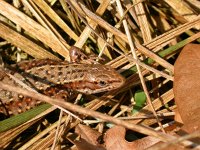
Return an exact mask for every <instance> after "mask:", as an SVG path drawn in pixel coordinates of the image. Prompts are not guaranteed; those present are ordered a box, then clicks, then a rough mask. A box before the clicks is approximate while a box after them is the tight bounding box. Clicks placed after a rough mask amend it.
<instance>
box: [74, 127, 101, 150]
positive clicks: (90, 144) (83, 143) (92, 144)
mask: <svg viewBox="0 0 200 150" xmlns="http://www.w3.org/2000/svg"><path fill="white" fill-rule="evenodd" d="M75 132H76V133H77V134H79V135H80V140H79V141H74V144H75V145H76V146H77V148H78V149H79V150H94V149H95V150H105V149H104V147H103V146H102V145H100V144H99V142H98V138H99V137H100V136H101V133H99V132H97V131H96V130H93V129H92V128H90V127H88V126H86V125H81V124H79V125H78V126H77V127H76V129H75Z"/></svg>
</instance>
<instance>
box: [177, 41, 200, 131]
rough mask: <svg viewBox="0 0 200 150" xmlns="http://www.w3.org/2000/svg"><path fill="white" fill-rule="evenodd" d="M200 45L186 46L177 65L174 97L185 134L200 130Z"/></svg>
mask: <svg viewBox="0 0 200 150" xmlns="http://www.w3.org/2000/svg"><path fill="white" fill-rule="evenodd" d="M199 60H200V45H199V44H188V45H187V46H185V47H184V48H183V50H182V52H181V54H180V55H179V57H178V59H177V61H176V63H175V75H174V95H175V102H176V104H177V108H178V111H179V113H180V116H181V118H182V121H183V124H184V127H183V128H182V129H183V130H184V132H187V133H191V132H194V131H196V130H200V115H199V114H200V63H199Z"/></svg>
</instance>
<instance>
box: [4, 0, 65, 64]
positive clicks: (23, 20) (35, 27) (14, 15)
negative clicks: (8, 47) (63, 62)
mask: <svg viewBox="0 0 200 150" xmlns="http://www.w3.org/2000/svg"><path fill="white" fill-rule="evenodd" d="M0 14H2V15H4V16H5V17H7V18H8V19H10V20H11V21H13V22H14V23H16V24H18V25H19V26H20V27H22V28H23V29H24V30H26V31H27V32H28V33H29V34H30V35H32V36H33V37H36V38H37V39H39V40H40V41H42V42H43V43H45V44H46V45H48V46H49V47H51V48H52V50H54V51H55V52H57V53H59V54H60V55H62V56H63V57H65V58H68V60H69V53H68V51H63V47H62V46H61V45H60V44H59V41H58V39H57V38H55V37H54V36H53V35H52V34H51V33H50V32H49V31H48V30H47V29H45V28H44V27H43V26H41V25H40V24H38V23H37V22H35V21H34V20H32V19H31V18H29V17H28V16H26V15H25V14H24V13H22V12H20V11H19V10H17V9H16V8H15V7H13V6H11V5H10V4H8V3H7V2H5V1H3V0H0Z"/></svg>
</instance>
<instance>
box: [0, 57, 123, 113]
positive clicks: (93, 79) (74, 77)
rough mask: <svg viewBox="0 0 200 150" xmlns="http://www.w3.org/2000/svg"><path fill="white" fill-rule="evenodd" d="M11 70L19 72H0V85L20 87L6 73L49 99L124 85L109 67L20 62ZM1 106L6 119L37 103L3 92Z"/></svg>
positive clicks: (51, 61) (53, 62) (103, 90)
mask: <svg viewBox="0 0 200 150" xmlns="http://www.w3.org/2000/svg"><path fill="white" fill-rule="evenodd" d="M12 68H18V71H10V70H7V71H6V72H7V73H5V69H3V68H1V69H0V81H2V82H4V83H6V84H10V85H12V86H17V87H23V86H22V85H20V84H19V83H17V82H16V81H15V80H14V79H12V78H10V76H9V75H8V73H9V74H12V75H13V76H14V77H15V78H17V80H19V81H21V82H23V83H25V84H26V85H28V86H29V87H31V88H33V89H35V90H36V91H38V92H41V93H44V94H46V95H48V96H52V97H61V98H65V97H67V98H69V97H70V95H69V93H70V94H71V91H75V92H80V93H83V94H95V93H100V92H105V91H110V90H114V89H117V88H119V87H120V86H122V85H123V84H124V82H125V79H124V78H123V77H122V76H121V75H120V74H118V73H117V72H116V71H115V70H114V69H113V68H112V67H110V66H107V65H102V64H85V63H84V64H80V63H68V62H65V61H54V60H49V59H42V60H32V61H28V62H22V63H19V64H17V65H16V66H15V67H12ZM69 91H70V92H69ZM0 102H1V103H0V112H2V113H4V114H6V115H8V114H18V113H20V112H24V111H26V110H27V109H30V108H32V107H34V106H35V105H36V104H37V103H38V101H37V100H33V99H31V98H28V97H24V96H23V95H19V94H17V93H15V92H9V91H5V90H2V89H0Z"/></svg>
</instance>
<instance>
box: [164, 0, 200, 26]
mask: <svg viewBox="0 0 200 150" xmlns="http://www.w3.org/2000/svg"><path fill="white" fill-rule="evenodd" d="M164 1H165V2H166V3H167V4H169V5H170V6H171V7H172V8H173V9H174V10H176V11H177V12H178V13H179V14H180V15H181V16H183V17H184V18H185V19H186V20H187V21H192V20H194V19H195V18H196V17H197V15H196V14H195V12H193V11H192V9H191V8H190V6H189V5H188V4H187V3H186V2H184V1H183V0H175V1H174V0H164ZM196 28H197V29H200V25H196Z"/></svg>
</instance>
